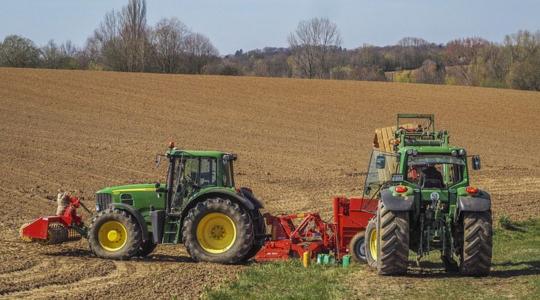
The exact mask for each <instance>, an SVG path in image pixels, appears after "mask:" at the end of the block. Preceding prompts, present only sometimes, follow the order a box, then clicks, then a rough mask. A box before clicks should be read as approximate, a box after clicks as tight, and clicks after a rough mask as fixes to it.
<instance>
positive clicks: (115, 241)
mask: <svg viewBox="0 0 540 300" xmlns="http://www.w3.org/2000/svg"><path fill="white" fill-rule="evenodd" d="M127 238H128V235H127V229H126V226H124V224H122V223H120V222H118V221H107V222H105V223H103V224H102V225H101V227H99V230H98V241H99V245H101V247H103V249H105V250H107V251H111V252H115V251H118V250H120V249H122V248H123V247H124V246H125V245H126V242H127Z"/></svg>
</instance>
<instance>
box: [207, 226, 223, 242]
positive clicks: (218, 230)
mask: <svg viewBox="0 0 540 300" xmlns="http://www.w3.org/2000/svg"><path fill="white" fill-rule="evenodd" d="M210 236H211V237H212V238H213V239H215V240H221V239H223V238H224V237H225V228H223V226H221V225H215V226H213V227H212V229H211V230H210Z"/></svg>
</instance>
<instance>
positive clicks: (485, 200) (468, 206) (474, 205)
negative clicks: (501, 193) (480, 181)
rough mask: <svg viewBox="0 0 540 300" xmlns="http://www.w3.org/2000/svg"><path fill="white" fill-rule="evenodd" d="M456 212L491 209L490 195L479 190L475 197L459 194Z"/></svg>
mask: <svg viewBox="0 0 540 300" xmlns="http://www.w3.org/2000/svg"><path fill="white" fill-rule="evenodd" d="M457 202H458V212H462V211H474V212H481V211H488V210H490V209H491V196H490V195H489V194H488V193H486V192H484V191H481V192H480V193H479V194H478V195H477V196H475V197H467V196H461V197H458V201H457Z"/></svg>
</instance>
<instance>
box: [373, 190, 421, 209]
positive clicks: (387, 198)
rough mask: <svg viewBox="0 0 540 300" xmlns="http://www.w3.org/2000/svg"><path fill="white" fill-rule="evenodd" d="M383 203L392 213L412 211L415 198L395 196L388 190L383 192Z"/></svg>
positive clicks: (411, 196)
mask: <svg viewBox="0 0 540 300" xmlns="http://www.w3.org/2000/svg"><path fill="white" fill-rule="evenodd" d="M381 201H382V203H383V205H384V207H386V209H388V210H391V211H410V210H412V207H413V203H414V196H413V195H410V196H394V195H392V192H391V191H390V190H388V189H386V190H383V191H381Z"/></svg>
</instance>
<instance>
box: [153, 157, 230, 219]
mask: <svg viewBox="0 0 540 300" xmlns="http://www.w3.org/2000/svg"><path fill="white" fill-rule="evenodd" d="M166 156H167V158H168V161H169V167H168V171H167V185H166V188H165V187H162V185H159V186H158V185H156V187H157V188H158V190H157V192H158V193H159V192H166V197H167V199H168V200H169V201H167V202H168V203H169V204H170V207H169V211H170V212H173V213H174V212H181V211H183V209H184V208H185V207H186V205H187V204H188V202H189V201H190V200H191V199H193V198H194V197H197V195H199V194H202V193H207V192H209V191H211V190H213V189H226V190H230V191H231V192H235V188H234V173H233V162H234V161H235V160H236V157H237V156H236V154H232V153H224V152H219V151H190V150H177V149H175V148H171V149H170V150H169V151H168V152H167V154H166Z"/></svg>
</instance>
